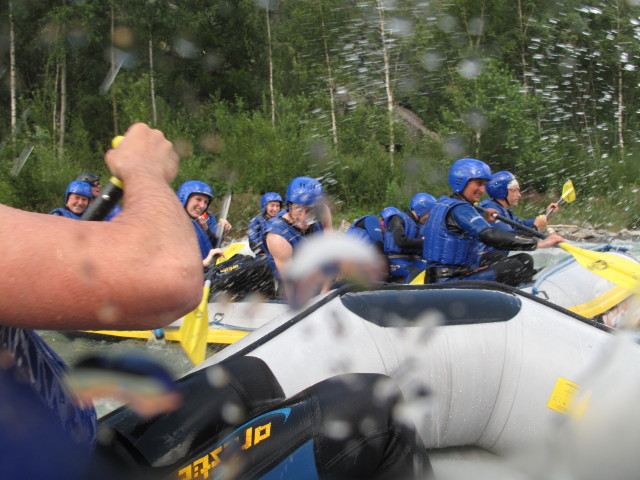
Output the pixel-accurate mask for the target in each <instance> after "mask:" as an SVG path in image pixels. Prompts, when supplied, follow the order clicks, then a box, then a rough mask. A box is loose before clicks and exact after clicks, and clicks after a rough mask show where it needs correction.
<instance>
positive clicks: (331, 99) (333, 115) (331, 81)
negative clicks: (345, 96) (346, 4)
mask: <svg viewBox="0 0 640 480" xmlns="http://www.w3.org/2000/svg"><path fill="white" fill-rule="evenodd" d="M323 1H324V0H320V27H321V28H322V45H323V48H324V61H325V63H326V65H327V83H328V84H329V102H330V105H331V134H332V137H333V144H334V145H338V123H337V121H336V87H335V81H334V79H333V70H332V69H331V58H330V56H329V42H328V41H327V32H326V27H325V24H324V9H323V8H322V4H323Z"/></svg>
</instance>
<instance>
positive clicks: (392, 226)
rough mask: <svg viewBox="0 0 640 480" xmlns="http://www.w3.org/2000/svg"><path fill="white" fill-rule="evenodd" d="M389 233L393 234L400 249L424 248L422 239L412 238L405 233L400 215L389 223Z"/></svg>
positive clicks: (392, 218) (395, 216)
mask: <svg viewBox="0 0 640 480" xmlns="http://www.w3.org/2000/svg"><path fill="white" fill-rule="evenodd" d="M389 231H390V232H392V233H393V240H394V241H395V242H396V245H398V246H399V247H400V248H411V249H414V248H417V249H420V248H422V244H423V240H422V239H421V238H410V237H407V236H406V235H405V233H404V221H403V220H402V217H401V216H399V215H394V216H393V217H391V221H390V222H389Z"/></svg>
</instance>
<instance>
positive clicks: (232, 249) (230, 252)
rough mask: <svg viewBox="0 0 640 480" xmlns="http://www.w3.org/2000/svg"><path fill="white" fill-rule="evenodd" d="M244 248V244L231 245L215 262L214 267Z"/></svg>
mask: <svg viewBox="0 0 640 480" xmlns="http://www.w3.org/2000/svg"><path fill="white" fill-rule="evenodd" d="M245 246H246V245H245V244H244V243H232V244H231V245H229V246H228V247H227V248H225V249H224V252H223V253H222V255H221V256H219V257H218V259H217V260H216V265H218V264H219V263H222V262H225V261H227V260H229V259H230V258H231V257H233V256H234V255H235V254H236V253H238V252H239V251H240V250H242V249H243V248H244V247H245Z"/></svg>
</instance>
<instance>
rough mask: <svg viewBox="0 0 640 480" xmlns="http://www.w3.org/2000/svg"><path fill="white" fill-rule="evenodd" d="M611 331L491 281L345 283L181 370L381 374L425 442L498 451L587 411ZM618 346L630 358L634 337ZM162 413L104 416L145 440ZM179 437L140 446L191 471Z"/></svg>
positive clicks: (286, 379)
mask: <svg viewBox="0 0 640 480" xmlns="http://www.w3.org/2000/svg"><path fill="white" fill-rule="evenodd" d="M613 332H614V331H613V330H612V329H609V328H608V327H606V326H603V325H602V324H599V323H597V322H593V321H590V320H587V319H585V318H583V317H581V316H579V315H577V314H574V313H572V312H570V311H567V310H565V309H562V308H561V307H558V306H556V305H554V304H551V303H550V302H547V301H545V300H541V299H539V298H537V297H535V296H533V295H529V294H526V293H524V292H522V291H520V290H517V289H512V288H508V287H502V286H499V285H496V284H494V283H481V282H461V283H459V284H453V283H448V284H443V285H430V286H419V287H417V286H397V287H384V288H376V289H373V290H362V291H358V290H353V289H349V288H345V289H342V290H339V291H334V292H331V293H329V294H327V295H326V296H324V297H323V298H322V299H320V300H318V301H316V302H315V303H314V304H313V305H312V306H311V307H309V308H308V309H306V310H304V311H302V312H301V313H298V314H295V315H293V316H281V317H279V318H277V319H275V320H273V321H271V322H269V323H268V324H267V325H265V326H263V327H261V328H260V329H258V330H255V331H253V332H251V333H250V334H249V335H247V336H246V337H244V338H242V339H241V340H239V341H238V342H236V343H235V344H233V345H231V346H229V347H227V348H226V349H224V350H223V351H221V352H220V353H218V354H216V355H215V356H213V357H211V358H210V359H208V360H207V361H205V363H203V364H202V365H200V366H198V367H197V368H196V370H194V371H193V372H192V373H191V374H190V375H188V376H187V377H186V378H187V379H188V381H191V382H193V381H194V379H195V378H198V376H205V377H206V378H210V379H211V378H213V376H214V375H213V373H212V372H215V371H216V370H215V368H216V366H217V365H221V366H222V365H225V364H227V363H229V362H231V361H234V360H238V359H241V358H247V359H259V360H260V361H261V362H262V363H263V364H264V365H265V366H266V368H267V369H268V371H269V372H270V375H272V376H273V378H274V379H275V381H277V384H278V387H279V388H280V389H281V391H282V393H283V395H284V397H285V398H290V397H291V396H293V395H296V394H297V393H299V392H301V391H303V390H305V389H307V388H309V387H311V386H312V385H314V384H317V383H318V382H322V381H323V380H326V379H329V378H332V377H335V376H336V375H341V374H349V373H370V374H382V375H385V376H388V377H391V378H392V379H393V380H394V381H395V382H396V384H397V385H399V387H400V390H401V392H402V395H403V398H404V402H405V403H404V407H403V408H402V409H401V410H400V411H397V412H396V414H398V415H400V416H401V417H402V418H403V421H405V422H410V423H411V424H412V425H415V428H416V430H417V432H418V434H419V436H420V438H421V440H422V442H423V444H424V446H425V447H426V448H427V449H437V450H440V449H445V448H451V447H466V448H476V449H481V450H483V451H486V452H490V453H493V454H497V455H501V456H504V455H509V454H510V453H512V452H514V451H518V450H520V449H522V448H524V447H525V446H527V445H535V444H536V443H540V442H542V441H543V439H544V437H545V435H547V434H548V432H549V431H550V429H552V428H553V427H554V425H557V424H558V422H561V421H563V420H566V419H568V418H572V417H576V416H580V415H585V413H586V414H588V412H589V401H590V397H589V392H588V391H586V390H585V389H584V388H583V387H582V383H583V382H584V381H588V378H589V372H590V371H591V370H593V369H594V368H597V366H598V365H600V364H602V362H603V361H606V359H607V358H608V357H609V356H610V355H611V353H612V352H614V351H616V349H617V348H618V342H619V339H618V338H617V336H616V335H614V334H613ZM624 355H625V362H627V363H630V364H633V365H637V364H640V347H639V346H637V345H636V344H633V345H632V347H631V348H629V349H627V350H626V351H625V354H624ZM246 374H247V375H250V372H246ZM240 375H243V374H242V373H240ZM592 393H593V392H592ZM597 394H598V392H595V393H594V397H596V396H597ZM162 421H163V420H162V419H157V420H154V421H151V422H149V424H148V425H147V426H145V427H144V428H140V426H139V425H138V426H133V427H130V426H128V425H129V422H130V419H128V417H127V416H126V414H123V413H122V412H120V413H118V412H115V413H114V414H113V415H112V417H111V418H110V419H107V420H106V423H107V424H109V425H111V426H112V427H113V428H115V429H116V430H119V431H120V433H121V435H123V436H124V437H126V438H127V439H128V440H127V442H128V443H131V444H132V445H144V444H150V445H155V444H156V443H157V442H153V441H151V440H149V439H145V438H144V436H145V435H146V434H145V433H144V432H147V431H154V432H156V433H157V432H162V431H163V429H164V428H165V427H163V426H162ZM123 430H124V431H123ZM127 430H130V431H127ZM131 432H137V433H135V434H134V433H131ZM140 432H143V433H142V435H141V434H140ZM192 437H195V435H192ZM189 438H191V437H189ZM178 440H180V441H178ZM178 440H176V444H175V445H173V446H172V445H170V444H167V445H165V446H164V447H161V446H158V447H153V448H154V449H157V448H160V449H162V448H165V449H166V450H163V451H161V452H155V453H154V454H153V455H151V454H146V453H144V452H142V455H143V456H145V455H146V456H147V462H149V463H150V464H151V465H156V464H157V465H158V466H160V464H161V465H162V466H163V467H164V468H169V469H174V468H175V469H176V470H175V471H178V470H180V471H181V472H183V473H185V472H186V473H185V474H187V475H189V474H191V473H193V471H195V470H193V469H195V468H196V466H197V465H198V462H199V461H200V462H201V461H203V460H202V458H201V459H195V460H194V457H193V456H190V455H189V454H190V453H191V452H189V444H188V443H189V442H186V440H185V439H184V438H179V439H178ZM185 442H186V443H187V444H185ZM139 454H141V452H137V453H136V455H139ZM150 457H153V458H150ZM440 458H442V457H440ZM154 459H156V460H154ZM161 459H162V460H161ZM168 459H171V460H170V461H169V460H168ZM185 465H186V466H185ZM190 469H191V470H190ZM185 478H186V477H185Z"/></svg>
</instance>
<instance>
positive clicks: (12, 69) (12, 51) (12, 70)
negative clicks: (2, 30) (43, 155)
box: [9, 0, 18, 135]
mask: <svg viewBox="0 0 640 480" xmlns="http://www.w3.org/2000/svg"><path fill="white" fill-rule="evenodd" d="M9 91H10V95H11V135H15V134H16V129H17V119H18V114H17V111H16V37H15V31H14V25H13V0H9Z"/></svg>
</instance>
